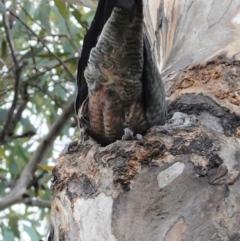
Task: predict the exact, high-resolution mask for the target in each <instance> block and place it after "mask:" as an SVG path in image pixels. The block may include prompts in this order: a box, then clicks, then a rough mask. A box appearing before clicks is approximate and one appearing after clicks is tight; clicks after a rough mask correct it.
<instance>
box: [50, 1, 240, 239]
mask: <svg viewBox="0 0 240 241" xmlns="http://www.w3.org/2000/svg"><path fill="white" fill-rule="evenodd" d="M90 2H91V1H90ZM144 11H145V23H146V24H145V26H146V32H147V35H148V37H149V40H150V41H151V43H152V46H153V51H154V52H155V57H156V62H157V64H158V67H159V69H160V70H161V73H162V77H163V81H164V83H165V88H166V94H167V102H168V110H169V120H168V123H167V124H166V125H165V126H161V127H153V128H152V129H151V130H150V131H149V132H148V134H147V135H146V136H144V140H143V142H138V141H124V142H122V141H117V142H115V143H113V144H111V145H109V146H107V147H101V146H100V145H98V144H97V143H95V142H93V141H91V140H90V141H88V142H86V143H85V144H84V145H80V146H78V147H77V148H76V150H74V151H72V152H71V153H66V151H65V152H64V153H63V154H61V156H60V157H59V159H58V160H57V163H56V167H55V169H54V171H53V183H52V188H53V194H54V197H53V203H52V211H51V224H52V232H51V237H50V240H81V241H93V240H98V241H116V240H118V241H130V240H131V241H133V240H138V241H157V240H158V241H180V240H181V241H192V240H194V241H208V240H211V241H220V240H221V241H225V240H226V241H239V240H240V230H239V226H240V215H239V213H240V203H239V200H240V189H239V184H240V180H239V179H238V175H239V170H240V108H239V107H240V40H239V37H240V2H239V1H238V0H235V1H228V0H223V1H217V0H215V1H214V0H210V1H200V0H197V1H194V0H186V1H163V0H152V1H147V0H146V1H145V9H144ZM232 184H233V185H232Z"/></svg>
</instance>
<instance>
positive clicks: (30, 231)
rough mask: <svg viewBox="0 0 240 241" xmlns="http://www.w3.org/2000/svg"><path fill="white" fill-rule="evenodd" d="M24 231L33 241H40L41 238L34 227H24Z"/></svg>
mask: <svg viewBox="0 0 240 241" xmlns="http://www.w3.org/2000/svg"><path fill="white" fill-rule="evenodd" d="M23 230H24V231H25V232H26V233H27V234H28V235H29V237H30V238H31V240H39V239H40V236H39V235H38V233H37V232H36V231H35V230H34V229H33V228H32V227H29V226H27V225H23Z"/></svg>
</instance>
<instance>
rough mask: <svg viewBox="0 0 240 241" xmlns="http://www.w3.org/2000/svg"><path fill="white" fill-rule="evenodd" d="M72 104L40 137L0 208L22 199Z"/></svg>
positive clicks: (69, 115) (69, 113)
mask: <svg viewBox="0 0 240 241" xmlns="http://www.w3.org/2000/svg"><path fill="white" fill-rule="evenodd" d="M73 106H74V101H71V102H70V103H69V104H68V105H67V106H66V107H65V109H63V111H62V114H61V115H60V116H59V117H58V118H57V119H56V120H55V122H54V123H53V125H52V126H51V129H50V130H49V133H48V134H47V135H46V136H45V137H44V138H43V139H42V141H41V143H40V144H39V146H38V148H37V150H36V151H35V153H34V154H33V156H32V157H31V158H30V160H29V162H28V164H27V165H26V166H25V168H24V170H23V172H22V174H21V177H20V179H19V180H18V182H17V184H16V186H15V187H14V188H13V189H12V190H11V191H10V192H9V193H8V194H7V195H6V196H5V197H3V198H1V199H0V210H3V209H5V208H7V207H8V206H10V205H13V204H15V203H17V202H20V201H22V195H23V194H24V193H26V192H27V187H28V186H29V184H30V183H31V181H32V178H33V174H34V172H35V170H36V166H37V164H38V163H40V162H41V161H42V160H43V158H44V157H45V155H46V154H47V152H48V150H49V149H50V147H51V146H52V144H53V142H54V140H55V139H56V137H57V136H58V134H59V133H60V132H61V130H62V128H63V127H64V125H65V123H66V121H67V120H68V119H69V118H70V117H71V116H72V114H73V110H74V108H73Z"/></svg>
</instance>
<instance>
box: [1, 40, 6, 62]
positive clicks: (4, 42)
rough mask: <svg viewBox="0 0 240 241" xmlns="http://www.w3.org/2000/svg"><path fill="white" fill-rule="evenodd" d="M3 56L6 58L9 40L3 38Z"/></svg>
mask: <svg viewBox="0 0 240 241" xmlns="http://www.w3.org/2000/svg"><path fill="white" fill-rule="evenodd" d="M1 56H2V58H6V56H7V42H6V40H5V39H3V40H2V53H1Z"/></svg>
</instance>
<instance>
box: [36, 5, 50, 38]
mask: <svg viewBox="0 0 240 241" xmlns="http://www.w3.org/2000/svg"><path fill="white" fill-rule="evenodd" d="M49 13H50V9H49V8H48V7H43V8H41V10H40V12H39V20H40V21H41V23H42V25H43V26H44V28H45V29H46V31H47V32H48V33H49V34H51V25H50V22H49Z"/></svg>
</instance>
